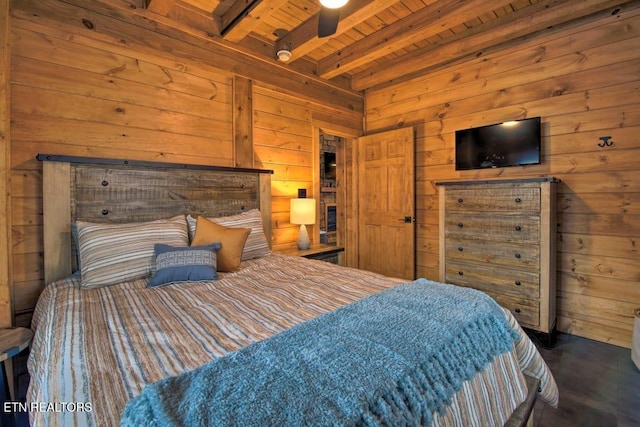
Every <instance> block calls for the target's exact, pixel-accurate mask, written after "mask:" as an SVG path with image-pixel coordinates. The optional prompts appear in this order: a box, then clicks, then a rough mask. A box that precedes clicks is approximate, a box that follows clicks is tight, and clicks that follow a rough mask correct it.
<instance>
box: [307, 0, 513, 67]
mask: <svg viewBox="0 0 640 427" xmlns="http://www.w3.org/2000/svg"><path fill="white" fill-rule="evenodd" d="M511 1H513V0H472V1H470V0H438V1H436V2H435V3H432V4H430V5H429V6H426V7H425V8H424V9H421V10H419V11H417V12H414V13H412V14H410V15H408V16H407V17H405V18H403V19H400V20H398V21H396V22H394V23H393V24H391V25H389V26H387V27H384V28H382V29H381V30H379V31H376V32H375V33H373V34H371V35H369V36H367V37H365V38H363V39H361V40H359V41H357V42H355V43H353V44H351V45H349V46H347V47H346V48H344V49H342V50H340V51H338V52H336V53H334V54H332V55H330V56H328V57H327V58H325V59H323V60H322V61H320V62H319V63H318V74H319V75H320V76H321V77H323V78H326V79H330V78H333V77H335V76H337V75H340V74H343V73H347V72H349V71H351V70H353V69H355V68H358V67H360V66H362V65H365V64H367V63H369V62H371V61H373V60H376V59H379V58H382V57H384V56H386V55H389V54H392V53H394V52H396V51H397V50H399V49H402V48H404V47H406V46H409V45H411V44H413V43H418V42H421V41H424V40H426V39H428V38H429V37H431V36H433V35H436V34H438V33H441V32H443V31H445V30H448V29H449V28H452V27H455V26H457V25H463V24H464V23H465V22H467V21H470V20H472V19H476V18H477V17H478V13H479V12H483V11H487V10H495V9H498V8H500V7H502V6H505V5H508V4H509V3H510V2H511Z"/></svg>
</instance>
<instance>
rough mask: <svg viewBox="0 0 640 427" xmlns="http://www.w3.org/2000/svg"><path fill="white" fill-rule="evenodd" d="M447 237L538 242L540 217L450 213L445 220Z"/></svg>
mask: <svg viewBox="0 0 640 427" xmlns="http://www.w3.org/2000/svg"><path fill="white" fill-rule="evenodd" d="M444 232H445V236H446V238H449V237H454V236H456V237H463V236H476V237H483V238H488V239H491V240H501V241H507V242H538V241H539V240H540V217H538V216H529V215H517V216H513V215H488V214H461V213H456V214H449V215H447V216H446V218H445V220H444Z"/></svg>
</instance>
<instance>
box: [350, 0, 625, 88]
mask: <svg viewBox="0 0 640 427" xmlns="http://www.w3.org/2000/svg"><path fill="white" fill-rule="evenodd" d="M621 3H625V2H624V1H623V0H605V1H603V0H583V1H581V2H576V1H575V0H543V1H541V2H539V3H536V4H533V5H531V6H527V7H526V8H523V9H520V10H517V11H515V12H513V13H511V14H509V15H507V16H504V17H502V18H501V19H499V20H492V21H489V22H487V23H484V24H481V25H478V26H476V27H473V28H471V29H470V30H468V32H464V33H460V34H459V35H455V36H453V37H448V38H446V39H445V40H443V42H442V44H438V45H433V46H427V47H425V48H423V49H419V50H416V51H414V52H411V53H410V54H408V55H403V56H400V57H398V58H395V59H393V60H391V61H389V62H386V63H385V66H384V68H379V67H376V68H375V69H373V70H365V71H363V72H360V73H357V74H355V75H354V76H353V77H352V81H351V82H352V88H353V89H356V90H362V89H365V88H371V87H373V86H377V85H381V84H388V83H391V82H394V80H395V82H397V81H398V80H399V79H398V77H399V76H403V77H401V79H403V80H405V79H407V78H410V77H411V76H415V75H416V74H417V73H419V72H424V70H428V69H431V70H432V69H434V68H436V67H438V66H440V65H443V64H449V63H451V62H453V61H456V60H459V59H462V58H465V57H471V56H478V54H483V53H486V52H483V51H485V50H487V49H490V48H494V47H500V46H504V45H505V44H506V43H509V42H512V41H514V40H516V39H519V38H522V37H526V36H528V35H530V34H533V33H536V32H539V31H543V30H546V29H548V28H550V27H556V26H559V25H561V24H564V23H568V22H571V21H576V20H579V19H583V18H585V17H587V16H590V15H593V14H596V13H601V12H603V11H606V13H609V11H610V10H611V9H612V8H614V7H616V6H620V5H621ZM627 3H633V1H632V0H629V1H627Z"/></svg>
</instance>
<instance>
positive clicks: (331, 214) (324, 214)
mask: <svg viewBox="0 0 640 427" xmlns="http://www.w3.org/2000/svg"><path fill="white" fill-rule="evenodd" d="M343 139H344V138H342V137H340V136H336V135H331V134H329V133H325V132H321V133H320V159H319V160H320V209H319V214H320V221H319V224H320V243H324V244H328V245H337V244H338V210H339V207H338V206H339V203H338V183H339V180H338V175H339V174H338V162H337V152H338V148H339V147H342V146H344V141H343Z"/></svg>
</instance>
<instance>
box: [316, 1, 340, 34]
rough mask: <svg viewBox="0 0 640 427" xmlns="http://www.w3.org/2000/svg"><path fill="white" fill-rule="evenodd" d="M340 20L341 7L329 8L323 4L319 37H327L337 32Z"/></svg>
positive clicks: (319, 20)
mask: <svg viewBox="0 0 640 427" xmlns="http://www.w3.org/2000/svg"><path fill="white" fill-rule="evenodd" d="M339 20H340V10H339V9H329V8H328V7H324V6H323V7H322V8H321V9H320V16H319V17H318V37H327V36H330V35H332V34H335V32H336V30H337V29H338V21H339Z"/></svg>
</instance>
